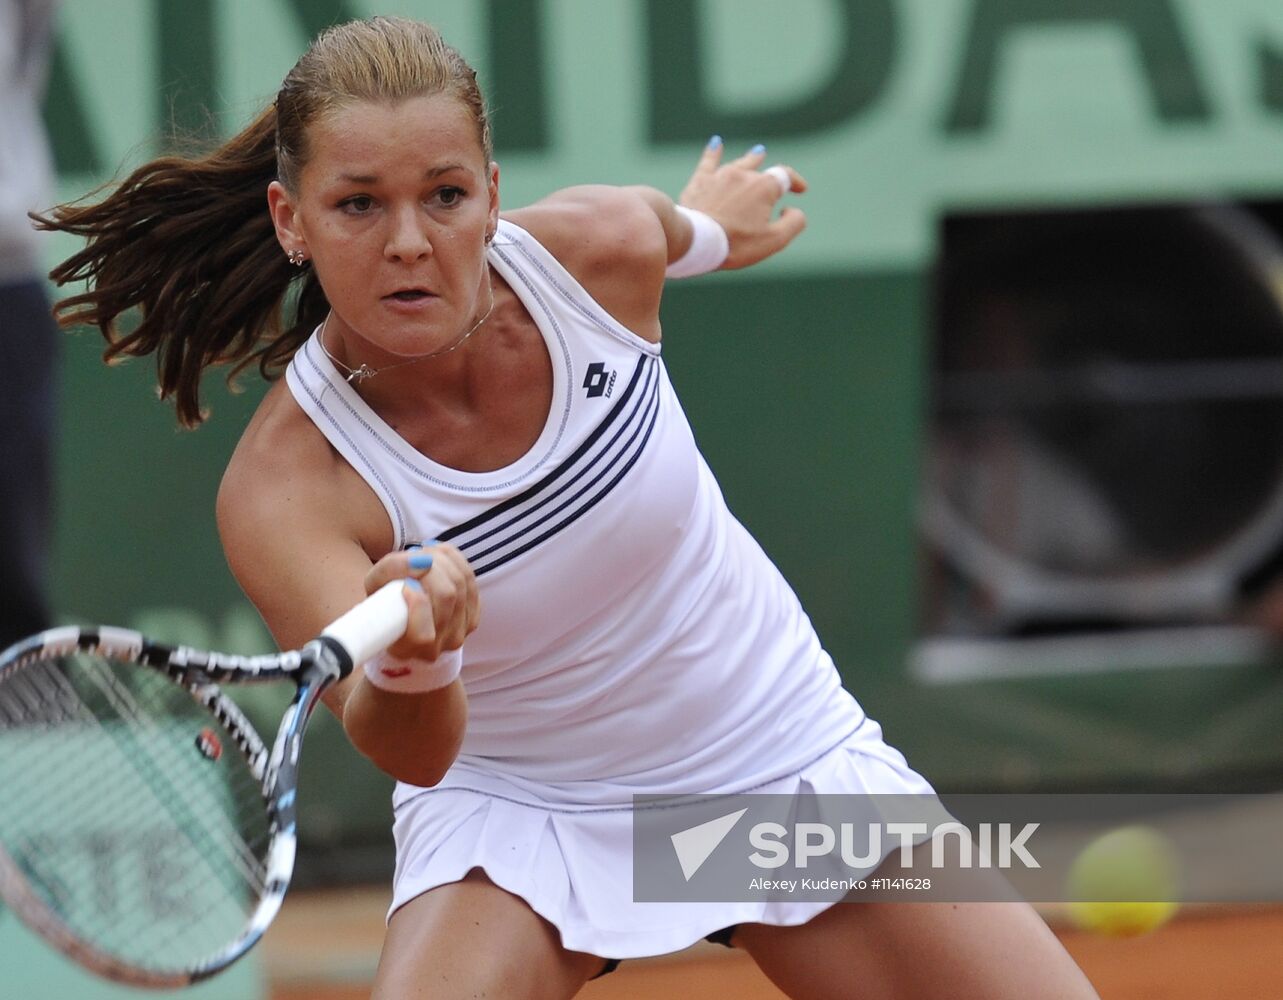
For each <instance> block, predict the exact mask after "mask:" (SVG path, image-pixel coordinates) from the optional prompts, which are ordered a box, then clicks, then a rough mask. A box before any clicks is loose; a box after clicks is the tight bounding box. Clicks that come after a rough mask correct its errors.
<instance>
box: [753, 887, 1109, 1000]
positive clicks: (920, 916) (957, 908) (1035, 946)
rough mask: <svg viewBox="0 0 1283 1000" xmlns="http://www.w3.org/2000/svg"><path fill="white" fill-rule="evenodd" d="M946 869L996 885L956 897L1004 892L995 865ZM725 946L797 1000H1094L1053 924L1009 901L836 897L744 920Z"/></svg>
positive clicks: (982, 896)
mask: <svg viewBox="0 0 1283 1000" xmlns="http://www.w3.org/2000/svg"><path fill="white" fill-rule="evenodd" d="M894 868H895V866H894V865H884V866H883V870H882V874H891V875H894V874H896V871H895V870H894ZM949 875H950V876H951V877H953V878H957V879H958V880H959V881H960V882H966V881H972V880H976V879H984V880H993V881H994V883H995V884H994V885H986V886H983V887H980V886H975V887H968V886H964V888H974V891H972V892H959V893H957V896H956V898H971V899H996V898H1001V897H1002V896H1003V895H1005V894H1007V892H1006V891H1005V882H1003V881H1002V880H1001V878H1000V876H998V875H997V874H996V873H993V872H965V873H962V872H952V873H949ZM998 883H1001V885H999V884H998ZM732 943H733V944H734V945H735V946H736V947H740V948H744V949H745V950H746V951H748V952H749V954H750V955H752V957H753V960H754V961H755V962H757V964H758V966H759V967H760V968H761V969H762V971H763V972H764V973H766V975H767V976H768V977H769V978H770V979H771V980H772V982H774V983H775V984H776V985H777V986H778V987H779V988H780V989H781V990H783V991H784V992H785V993H787V994H788V995H789V996H790V997H793V998H795V1000H847V998H851V1000H855V998H857V997H858V998H860V1000H901V998H905V1000H907V998H912V1000H933V998H940V1000H944V998H949V1000H956V998H962V997H984V998H985V1000H1033V998H1047V1000H1052V998H1054V1000H1096V992H1095V990H1094V989H1093V988H1092V986H1091V984H1090V983H1089V982H1088V981H1087V978H1086V976H1084V975H1083V973H1082V972H1081V970H1079V968H1078V966H1077V965H1076V964H1075V963H1074V961H1073V959H1072V958H1070V956H1069V954H1068V952H1066V951H1065V949H1064V947H1063V946H1062V945H1061V944H1060V942H1059V940H1057V938H1056V936H1055V935H1054V934H1053V933H1052V932H1051V929H1050V928H1049V927H1048V926H1047V924H1046V923H1045V922H1044V921H1043V919H1042V918H1041V917H1040V916H1039V915H1038V913H1037V912H1036V911H1035V910H1034V909H1033V907H1031V906H1030V905H1029V904H1028V903H1025V902H1021V901H1016V900H1012V901H1009V902H933V903H925V902H924V903H912V902H844V903H838V904H837V905H836V906H832V907H830V908H829V909H827V910H825V911H824V912H823V913H821V914H819V915H818V916H817V917H815V918H814V919H812V920H811V921H809V922H808V923H805V924H802V925H800V926H797V927H771V926H767V925H765V924H744V925H742V926H741V927H740V928H739V929H738V930H737V932H736V934H735V936H734V938H732Z"/></svg>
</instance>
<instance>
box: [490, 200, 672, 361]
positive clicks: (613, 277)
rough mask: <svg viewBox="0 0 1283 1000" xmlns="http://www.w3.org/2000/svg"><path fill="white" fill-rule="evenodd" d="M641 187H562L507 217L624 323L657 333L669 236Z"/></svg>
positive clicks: (651, 334) (647, 334)
mask: <svg viewBox="0 0 1283 1000" xmlns="http://www.w3.org/2000/svg"><path fill="white" fill-rule="evenodd" d="M646 191H647V189H645V188H636V187H632V188H622V187H611V186H608V185H602V184H594V185H583V186H580V187H571V188H565V189H564V190H561V191H557V192H555V193H553V194H551V195H549V196H548V197H547V198H544V199H543V200H541V201H538V202H536V203H535V204H533V205H530V206H528V207H526V208H521V209H517V210H515V211H513V212H510V213H505V218H507V219H509V220H510V221H512V222H514V223H516V224H517V225H518V226H520V227H521V228H522V229H525V230H526V231H527V232H529V233H530V235H531V236H533V237H534V238H535V239H536V240H538V241H539V243H540V244H541V245H542V246H543V247H544V248H545V249H546V250H547V251H548V252H549V253H551V254H552V255H553V257H555V258H556V259H557V260H558V262H559V263H560V264H561V265H562V267H564V268H565V269H566V270H567V271H569V272H570V273H571V274H572V275H573V276H574V277H575V279H576V280H577V281H578V282H579V283H580V284H581V285H583V286H584V288H585V289H586V290H587V292H588V294H589V295H591V296H592V297H593V298H594V299H596V300H597V302H599V303H600V304H601V306H602V307H603V308H604V309H605V310H606V311H607V312H609V313H610V314H611V315H612V316H614V317H615V318H616V319H617V320H619V321H620V322H621V323H623V324H624V326H626V327H628V328H629V329H631V330H633V331H635V332H636V333H638V334H639V335H641V336H643V337H645V338H646V339H648V340H658V339H659V300H660V295H661V293H662V291H663V286H664V268H665V267H666V266H667V263H668V241H667V237H666V236H665V233H664V229H663V226H662V225H661V224H660V221H659V217H658V215H656V213H655V210H654V208H652V207H651V203H650V201H649V200H648V199H647V197H646Z"/></svg>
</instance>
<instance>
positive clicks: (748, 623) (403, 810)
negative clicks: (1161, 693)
mask: <svg viewBox="0 0 1283 1000" xmlns="http://www.w3.org/2000/svg"><path fill="white" fill-rule="evenodd" d="M489 257H490V263H491V264H492V265H493V266H494V268H495V269H496V270H497V271H498V273H499V274H500V275H502V276H503V278H504V280H505V281H507V282H508V284H509V285H510V286H511V287H512V288H513V290H514V291H515V292H516V294H517V295H518V296H519V297H520V299H521V301H522V303H523V304H524V305H525V307H526V309H527V310H528V311H529V313H530V315H531V316H532V317H533V318H534V320H535V323H536V324H537V325H538V327H539V331H540V333H541V334H542V335H543V338H544V341H545V343H546V344H547V348H548V353H549V355H550V356H551V359H552V372H553V394H552V400H553V401H552V406H551V408H550V409H549V413H548V419H547V422H546V423H545V425H544V428H543V431H542V433H541V434H540V435H539V439H538V440H537V441H536V442H535V444H534V446H533V447H532V448H531V449H530V450H529V451H528V452H527V453H526V454H525V455H523V456H522V457H521V458H520V459H518V460H517V461H516V462H514V463H513V464H511V465H509V466H506V467H504V468H502V469H496V470H494V471H491V472H460V471H458V470H456V469H451V468H447V467H445V466H442V465H440V464H438V463H436V462H434V461H432V460H431V459H429V458H427V457H425V456H423V455H422V454H419V453H418V452H416V451H415V450H414V449H413V448H411V447H410V446H409V445H408V444H407V443H406V442H405V441H403V440H402V439H401V438H400V437H399V436H398V435H397V434H396V432H395V431H394V430H392V429H391V428H390V427H389V426H388V425H387V424H385V423H384V422H383V420H381V419H380V418H379V416H378V415H377V414H376V413H374V411H373V410H371V409H370V408H369V407H368V406H366V404H365V403H364V402H363V401H362V400H361V398H360V397H359V396H358V395H357V394H356V392H355V391H353V389H352V388H351V387H350V386H349V385H348V384H347V383H346V382H345V381H344V380H343V377H342V376H341V375H340V374H339V372H338V371H337V370H336V369H335V368H334V366H333V365H332V364H331V363H330V361H329V360H328V359H327V358H326V357H325V355H324V354H323V353H322V351H321V350H320V347H319V346H318V344H317V341H316V337H315V336H313V338H312V339H311V340H309V341H308V342H307V343H306V344H305V345H304V346H303V348H301V349H300V350H299V352H298V353H297V355H296V356H295V358H294V360H293V362H292V363H291V365H290V367H289V370H288V372H287V379H288V383H289V387H290V390H291V391H292V393H293V395H294V398H295V399H296V400H297V401H298V404H299V405H300V406H301V407H302V408H303V410H304V411H305V412H306V413H307V414H308V415H309V416H310V417H311V419H312V420H313V421H315V423H316V425H317V427H318V428H320V430H321V431H322V432H323V433H324V434H325V436H326V437H327V438H328V439H329V440H330V442H331V443H332V444H333V446H334V447H335V448H336V449H337V450H338V452H339V453H340V454H341V455H343V457H344V458H345V459H346V460H347V461H348V462H349V463H351V465H352V466H353V468H355V469H356V470H357V472H359V473H360V474H361V476H362V477H364V479H365V481H366V482H367V483H369V485H370V488H371V489H372V490H374V492H375V493H376V494H377V496H378V497H379V499H380V500H381V501H382V503H383V505H384V507H385V508H386V510H387V514H388V518H389V519H390V520H391V523H392V528H393V534H394V539H395V545H396V546H397V547H403V546H407V545H412V544H416V543H420V542H424V541H430V540H432V539H440V540H443V541H449V542H452V543H453V544H455V545H457V546H458V547H459V549H460V550H461V551H462V552H463V554H464V555H465V556H466V557H467V558H468V560H469V562H470V563H471V565H472V567H473V569H474V570H475V572H476V574H477V583H478V586H479V588H480V593H481V606H482V615H481V625H480V627H479V628H478V629H477V630H476V632H475V633H473V635H472V636H471V637H470V638H469V639H468V641H467V643H466V644H465V645H464V650H463V674H462V677H463V683H464V686H465V688H466V690H467V694H468V726H467V732H466V735H465V737H464V742H463V749H462V752H461V753H460V755H459V758H458V761H457V762H456V763H455V764H454V766H453V767H452V768H451V769H450V771H449V773H448V774H447V775H446V776H445V778H444V779H443V780H442V782H441V783H440V784H439V785H438V786H436V787H434V788H419V787H415V786H411V785H405V784H401V785H398V786H397V788H396V791H395V795H394V806H395V813H396V820H395V825H394V833H395V837H396V844H397V863H396V877H395V884H394V892H393V910H395V909H396V907H398V906H400V905H402V904H404V903H405V902H406V901H408V900H410V899H412V898H413V897H414V896H416V895H418V894H419V893H422V892H424V891H426V890H428V889H431V888H433V887H434V886H438V885H442V884H444V883H448V882H453V881H457V880H458V879H460V878H462V877H463V876H464V875H465V874H467V872H468V871H469V870H470V869H472V868H474V867H480V868H482V869H484V870H485V872H486V874H487V875H488V876H489V878H490V879H491V880H492V881H493V882H495V883H496V884H497V885H499V886H502V887H503V888H504V889H506V890H508V891H509V892H512V893H515V894H516V895H518V896H520V897H522V898H523V899H525V900H526V901H527V902H528V903H529V904H530V906H531V907H532V908H533V909H534V910H535V911H536V912H537V913H539V914H541V915H542V916H544V917H545V918H546V919H548V920H549V921H550V922H551V923H553V924H554V925H555V926H556V927H557V928H558V929H559V930H560V932H561V937H562V942H563V944H564V945H565V946H566V947H567V948H569V949H572V950H575V951H585V952H590V953H592V954H596V955H601V956H604V957H607V958H632V957H638V956H642V955H655V954H661V953H664V952H669V951H675V950H678V949H680V948H683V947H685V946H687V945H689V944H691V943H693V942H694V941H697V940H699V939H700V938H701V937H703V936H704V935H706V934H709V933H711V932H713V931H716V930H719V929H721V928H724V927H728V926H730V925H732V924H736V923H741V922H745V921H762V922H766V923H774V924H798V923H803V922H805V921H806V920H808V919H810V917H812V916H814V915H815V914H816V913H818V912H820V911H821V910H823V909H825V907H826V906H827V905H829V904H827V903H823V902H806V903H804V902H788V901H783V902H780V901H773V902H754V903H725V902H723V903H680V904H679V903H672V904H664V903H635V902H633V901H632V840H631V831H632V825H631V813H630V803H631V797H632V796H633V795H634V794H687V793H704V792H733V791H745V790H749V789H752V790H756V791H761V792H777V793H792V792H795V791H798V790H802V791H808V790H810V791H817V792H834V793H837V792H908V793H925V792H929V791H930V787H929V785H928V784H927V783H926V781H925V780H924V779H922V778H921V777H920V776H919V775H918V774H916V773H915V772H913V771H912V770H910V769H909V767H908V766H907V765H906V763H905V761H904V758H903V757H902V756H901V755H900V754H899V753H898V752H897V751H896V750H894V749H892V748H890V747H888V746H887V745H886V744H885V743H884V742H883V741H882V735H881V730H880V729H879V727H878V725H877V723H875V722H873V721H872V720H870V719H868V718H867V717H866V716H865V715H864V713H863V712H862V710H861V709H860V706H859V705H858V704H857V703H856V701H855V699H854V698H852V697H851V695H850V694H848V693H847V692H846V691H845V690H844V689H843V688H842V686H841V682H840V680H839V677H838V674H837V670H836V669H835V668H834V666H833V663H832V661H831V660H830V658H829V656H828V654H827V653H825V651H824V650H823V649H822V648H821V646H820V643H819V640H818V639H817V637H816V635H815V631H814V629H813V628H812V627H811V623H810V621H809V620H808V619H807V617H806V614H805V613H804V612H803V610H802V608H801V605H800V604H799V602H798V600H797V597H796V596H795V595H794V594H793V592H792V590H791V589H790V588H789V586H788V584H787V583H786V582H785V581H784V579H783V577H782V576H781V575H780V573H779V572H778V570H776V568H775V566H774V565H773V564H772V563H771V562H770V560H769V559H768V558H767V557H766V555H765V554H764V553H763V552H762V550H761V548H760V547H759V546H758V545H757V543H756V542H754V541H753V539H752V538H751V537H750V536H749V534H748V532H746V531H745V530H744V528H743V527H742V526H741V525H740V524H739V522H738V521H736V520H735V518H734V517H733V516H732V515H731V513H730V511H729V510H728V509H727V507H726V504H725V502H724V500H723V499H722V495H721V491H720V490H719V489H718V486H717V483H716V481H715V480H714V478H713V475H712V473H711V472H710V471H709V469H708V466H707V465H706V464H705V463H704V460H703V458H702V457H701V456H700V454H699V451H698V450H697V448H696V446H695V441H694V439H693V437H692V435H691V429H690V426H689V425H688V423H687V421H686V417H685V415H684V414H683V413H682V410H681V407H680V405H679V404H678V401H677V398H676V396H675V394H674V392H673V388H672V386H671V385H670V384H669V381H668V376H667V374H666V373H665V370H664V365H663V362H662V361H661V360H660V356H659V355H660V350H659V347H658V345H655V344H650V343H647V342H646V341H645V340H643V339H641V338H640V337H638V336H636V335H635V334H633V333H632V332H630V331H629V330H626V329H624V328H623V327H622V326H620V324H619V323H617V322H616V321H615V320H614V319H612V318H611V317H610V316H609V315H608V314H607V313H606V312H605V311H604V310H603V309H602V308H601V306H599V305H598V304H597V303H596V302H595V301H594V300H593V299H592V298H591V297H590V296H589V295H588V294H587V292H585V291H584V289H583V288H582V287H581V286H580V285H579V283H578V282H577V281H576V280H575V279H574V278H573V277H571V275H570V274H569V273H568V272H567V271H566V270H565V269H564V268H563V267H562V266H561V265H560V264H559V263H558V262H557V261H556V260H555V259H554V258H553V257H552V256H551V255H550V254H549V253H548V252H547V251H546V250H545V249H544V248H543V247H542V246H541V245H540V244H538V243H537V242H536V241H535V240H534V239H533V238H532V237H531V236H530V234H528V233H526V232H525V231H524V230H522V229H520V228H519V227H517V226H514V225H512V224H511V223H507V222H504V223H501V224H500V227H499V231H498V234H497V238H496V239H495V241H494V243H493V244H492V246H491V248H490V251H489Z"/></svg>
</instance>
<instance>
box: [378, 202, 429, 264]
mask: <svg viewBox="0 0 1283 1000" xmlns="http://www.w3.org/2000/svg"><path fill="white" fill-rule="evenodd" d="M430 253H432V241H431V240H430V239H429V238H428V232H427V222H426V220H425V219H424V218H423V217H422V215H421V214H420V213H419V212H417V211H416V210H415V209H414V208H413V207H412V206H408V205H407V206H405V207H403V208H399V209H397V210H396V211H395V212H393V213H392V214H391V216H390V229H389V232H388V237H387V242H386V243H385V244H384V247H383V255H384V256H385V257H386V258H387V259H388V260H399V261H416V260H420V259H422V258H423V257H426V256H428V255H429V254H430Z"/></svg>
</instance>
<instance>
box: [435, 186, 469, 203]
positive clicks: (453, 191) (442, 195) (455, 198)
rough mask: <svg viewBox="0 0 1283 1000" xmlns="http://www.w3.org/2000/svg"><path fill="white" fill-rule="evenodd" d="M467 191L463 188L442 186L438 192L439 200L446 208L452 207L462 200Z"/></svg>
mask: <svg viewBox="0 0 1283 1000" xmlns="http://www.w3.org/2000/svg"><path fill="white" fill-rule="evenodd" d="M467 193H468V192H466V191H465V190H463V188H457V187H443V188H441V190H439V191H438V192H437V201H439V202H440V203H441V204H442V205H444V206H445V207H446V208H450V207H451V206H453V205H457V204H458V203H459V202H460V201H462V200H463V198H464V196H465V195H466V194H467Z"/></svg>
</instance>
